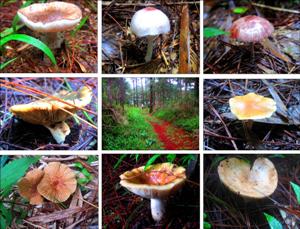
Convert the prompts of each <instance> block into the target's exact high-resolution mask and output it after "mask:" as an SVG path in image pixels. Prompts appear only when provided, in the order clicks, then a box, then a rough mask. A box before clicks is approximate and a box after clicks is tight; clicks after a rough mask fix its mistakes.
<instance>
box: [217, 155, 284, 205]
mask: <svg viewBox="0 0 300 229" xmlns="http://www.w3.org/2000/svg"><path fill="white" fill-rule="evenodd" d="M218 174H219V177H220V180H221V181H222V183H223V184H224V185H225V186H226V187H228V188H229V189H230V190H231V191H232V192H234V193H236V194H238V195H241V196H244V197H249V198H257V199H259V198H265V197H267V196H270V195H271V194H272V193H273V192H274V191H275V189H276V188H277V183H278V175H277V171H276V168H275V166H274V164H273V163H272V162H271V161H270V160H269V159H267V158H262V157H261V158H257V159H256V160H255V161H254V164H253V166H252V168H251V165H250V164H248V163H247V162H246V161H244V160H242V159H239V158H229V159H226V160H223V161H221V163H220V164H219V166H218Z"/></svg>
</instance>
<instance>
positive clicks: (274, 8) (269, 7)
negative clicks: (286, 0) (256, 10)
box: [251, 2, 300, 14]
mask: <svg viewBox="0 0 300 229" xmlns="http://www.w3.org/2000/svg"><path fill="white" fill-rule="evenodd" d="M251 4H252V5H254V6H258V7H261V8H266V9H270V10H276V11H283V12H288V13H293V14H300V11H298V10H290V9H284V8H280V7H275V6H267V5H263V4H259V3H254V2H252V3H251Z"/></svg>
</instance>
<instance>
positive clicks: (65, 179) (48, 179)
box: [37, 162, 77, 203]
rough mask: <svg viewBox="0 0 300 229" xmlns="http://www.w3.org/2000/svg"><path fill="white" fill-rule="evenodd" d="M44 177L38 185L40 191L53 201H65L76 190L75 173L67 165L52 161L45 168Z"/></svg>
mask: <svg viewBox="0 0 300 229" xmlns="http://www.w3.org/2000/svg"><path fill="white" fill-rule="evenodd" d="M44 172H45V174H44V177H43V179H42V180H41V182H40V183H39V185H38V186H37V189H38V192H39V193H40V194H41V195H42V196H43V197H45V198H46V199H47V200H50V201H52V202H55V203H58V202H64V201H66V200H67V199H68V198H69V197H70V195H71V194H72V193H74V192H75V190H76V187H77V181H76V177H75V173H74V172H73V170H71V169H70V168H69V167H68V166H67V165H65V164H62V163H60V162H50V163H49V164H48V166H47V167H46V168H45V169H44Z"/></svg>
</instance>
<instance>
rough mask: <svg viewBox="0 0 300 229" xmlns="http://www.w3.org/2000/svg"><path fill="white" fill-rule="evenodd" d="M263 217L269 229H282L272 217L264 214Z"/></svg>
mask: <svg viewBox="0 0 300 229" xmlns="http://www.w3.org/2000/svg"><path fill="white" fill-rule="evenodd" d="M264 215H265V217H266V219H267V221H268V224H269V226H270V229H283V227H282V225H281V223H280V222H279V221H278V220H277V219H276V218H275V217H274V216H272V215H269V214H267V213H265V212H264Z"/></svg>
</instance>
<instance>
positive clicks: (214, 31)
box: [203, 27, 229, 38]
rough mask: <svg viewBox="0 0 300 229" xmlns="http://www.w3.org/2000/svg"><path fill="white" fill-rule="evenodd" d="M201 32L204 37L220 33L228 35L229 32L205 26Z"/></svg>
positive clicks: (215, 35)
mask: <svg viewBox="0 0 300 229" xmlns="http://www.w3.org/2000/svg"><path fill="white" fill-rule="evenodd" d="M203 33H204V38H211V37H217V36H220V35H229V32H226V31H224V30H221V29H218V28H215V27H205V28H204V31H203Z"/></svg>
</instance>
